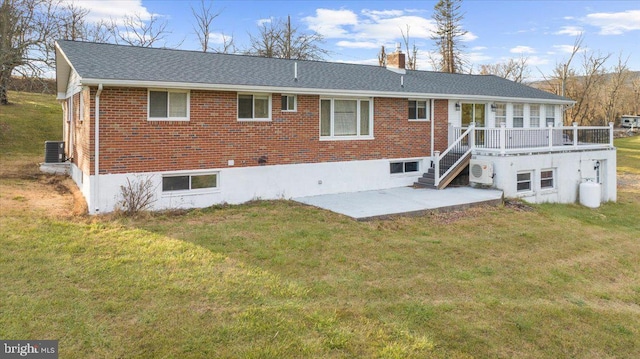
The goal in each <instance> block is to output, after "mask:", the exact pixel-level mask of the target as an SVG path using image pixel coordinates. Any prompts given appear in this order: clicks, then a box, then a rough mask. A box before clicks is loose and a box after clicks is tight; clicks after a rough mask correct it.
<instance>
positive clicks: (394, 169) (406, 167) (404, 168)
mask: <svg viewBox="0 0 640 359" xmlns="http://www.w3.org/2000/svg"><path fill="white" fill-rule="evenodd" d="M419 170H420V165H419V164H418V161H399V162H391V163H390V164H389V172H390V173H391V174H396V173H411V172H418V171H419Z"/></svg>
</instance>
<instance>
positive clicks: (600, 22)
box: [584, 10, 640, 35]
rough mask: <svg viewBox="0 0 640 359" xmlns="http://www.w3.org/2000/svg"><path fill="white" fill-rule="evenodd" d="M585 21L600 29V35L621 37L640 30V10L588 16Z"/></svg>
mask: <svg viewBox="0 0 640 359" xmlns="http://www.w3.org/2000/svg"><path fill="white" fill-rule="evenodd" d="M584 21H585V22H586V23H587V24H589V25H593V26H596V27H599V28H600V32H599V34H600V35H620V34H623V33H625V32H628V31H633V30H640V10H627V11H623V12H612V13H606V12H600V13H594V14H588V15H587V16H586V18H585V19H584Z"/></svg>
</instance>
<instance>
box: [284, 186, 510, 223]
mask: <svg viewBox="0 0 640 359" xmlns="http://www.w3.org/2000/svg"><path fill="white" fill-rule="evenodd" d="M293 200H294V201H296V202H299V203H304V204H307V205H310V206H314V207H319V208H323V209H326V210H329V211H332V212H336V213H340V214H344V215H345V216H349V217H351V218H353V219H356V220H358V221H366V220H372V219H385V218H390V217H395V216H404V215H421V214H425V213H429V212H434V211H451V210H456V209H464V208H468V207H471V206H477V205H499V204H501V203H502V191H498V190H492V189H476V188H471V187H450V188H446V189H444V190H435V189H424V188H413V187H399V188H390V189H383V190H375V191H362V192H350V193H338V194H327V195H319V196H309V197H297V198H293Z"/></svg>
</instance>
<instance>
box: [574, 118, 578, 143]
mask: <svg viewBox="0 0 640 359" xmlns="http://www.w3.org/2000/svg"><path fill="white" fill-rule="evenodd" d="M573 147H578V123H577V122H574V123H573Z"/></svg>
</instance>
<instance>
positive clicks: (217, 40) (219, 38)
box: [209, 32, 231, 44]
mask: <svg viewBox="0 0 640 359" xmlns="http://www.w3.org/2000/svg"><path fill="white" fill-rule="evenodd" d="M225 38H226V39H227V41H229V40H230V39H231V36H229V35H225V34H223V33H221V32H211V33H209V42H211V43H212V44H224V43H225V41H224V40H225Z"/></svg>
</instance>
